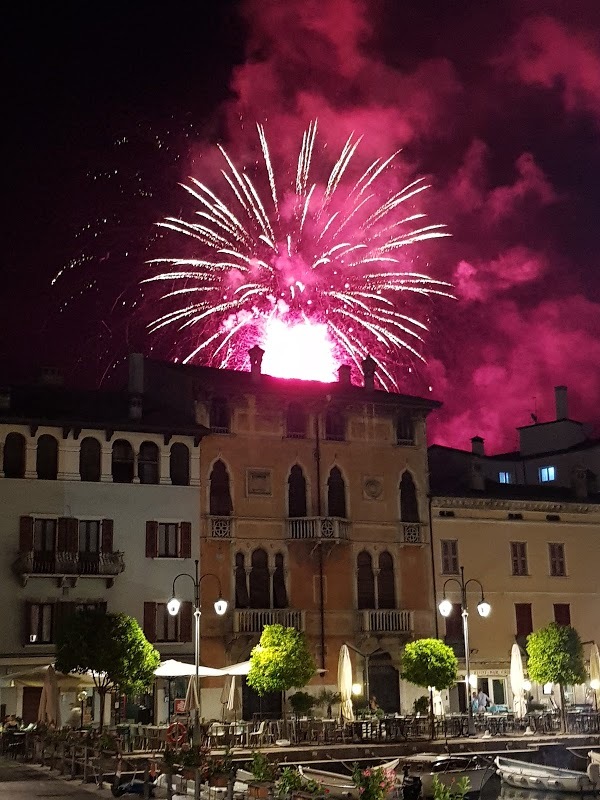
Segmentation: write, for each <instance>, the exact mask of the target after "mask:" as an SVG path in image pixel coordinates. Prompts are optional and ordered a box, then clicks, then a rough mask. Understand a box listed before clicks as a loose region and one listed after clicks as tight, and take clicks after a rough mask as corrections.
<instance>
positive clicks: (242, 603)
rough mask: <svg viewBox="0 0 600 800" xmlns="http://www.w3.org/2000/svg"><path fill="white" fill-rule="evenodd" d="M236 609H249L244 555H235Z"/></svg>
mask: <svg viewBox="0 0 600 800" xmlns="http://www.w3.org/2000/svg"><path fill="white" fill-rule="evenodd" d="M235 607H236V608H248V583H247V580H246V564H245V562H244V554H243V553H236V554H235Z"/></svg>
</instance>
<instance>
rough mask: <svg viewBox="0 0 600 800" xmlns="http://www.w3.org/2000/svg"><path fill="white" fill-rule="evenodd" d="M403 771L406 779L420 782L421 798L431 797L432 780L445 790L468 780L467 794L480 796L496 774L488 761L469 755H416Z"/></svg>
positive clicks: (408, 761) (409, 759)
mask: <svg viewBox="0 0 600 800" xmlns="http://www.w3.org/2000/svg"><path fill="white" fill-rule="evenodd" d="M405 769H407V774H408V776H409V777H411V778H419V779H420V781H421V787H422V788H421V793H422V795H423V797H433V782H434V778H437V779H438V780H439V781H440V783H443V784H444V785H445V786H451V785H452V784H455V783H456V782H457V781H459V780H460V779H461V778H468V779H469V793H470V792H480V791H481V789H482V788H483V787H484V786H485V784H486V783H487V782H488V780H489V779H490V778H491V777H492V775H493V774H494V773H495V772H496V770H495V768H494V765H493V763H492V761H491V760H488V759H485V758H482V757H481V756H478V755H475V754H472V753H466V754H464V755H461V754H457V755H452V754H447V753H417V754H416V755H414V756H411V757H410V758H408V759H406V762H405Z"/></svg>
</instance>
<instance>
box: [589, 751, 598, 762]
mask: <svg viewBox="0 0 600 800" xmlns="http://www.w3.org/2000/svg"><path fill="white" fill-rule="evenodd" d="M588 758H589V760H590V764H600V753H597V752H596V751H595V750H590V752H589V753H588Z"/></svg>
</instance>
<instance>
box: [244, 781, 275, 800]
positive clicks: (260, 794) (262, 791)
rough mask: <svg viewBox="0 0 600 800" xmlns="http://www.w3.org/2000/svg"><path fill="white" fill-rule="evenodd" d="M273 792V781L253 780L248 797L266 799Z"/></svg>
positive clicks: (257, 799)
mask: <svg viewBox="0 0 600 800" xmlns="http://www.w3.org/2000/svg"><path fill="white" fill-rule="evenodd" d="M272 794H273V783H272V782H271V781H251V782H250V783H249V784H248V797H253V798H256V800H265V798H267V797H271V795H272Z"/></svg>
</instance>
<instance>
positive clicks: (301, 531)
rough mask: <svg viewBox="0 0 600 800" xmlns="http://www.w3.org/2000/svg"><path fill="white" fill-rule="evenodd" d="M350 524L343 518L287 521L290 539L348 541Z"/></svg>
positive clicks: (308, 518) (311, 518) (301, 518)
mask: <svg viewBox="0 0 600 800" xmlns="http://www.w3.org/2000/svg"><path fill="white" fill-rule="evenodd" d="M349 532H350V523H349V522H348V520H347V519H342V518H341V517H293V518H291V519H288V520H287V524H286V535H287V538H288V539H296V540H301V539H304V540H315V539H316V540H320V539H324V540H327V541H334V542H335V541H338V542H340V541H346V540H347V539H348V535H349Z"/></svg>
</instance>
